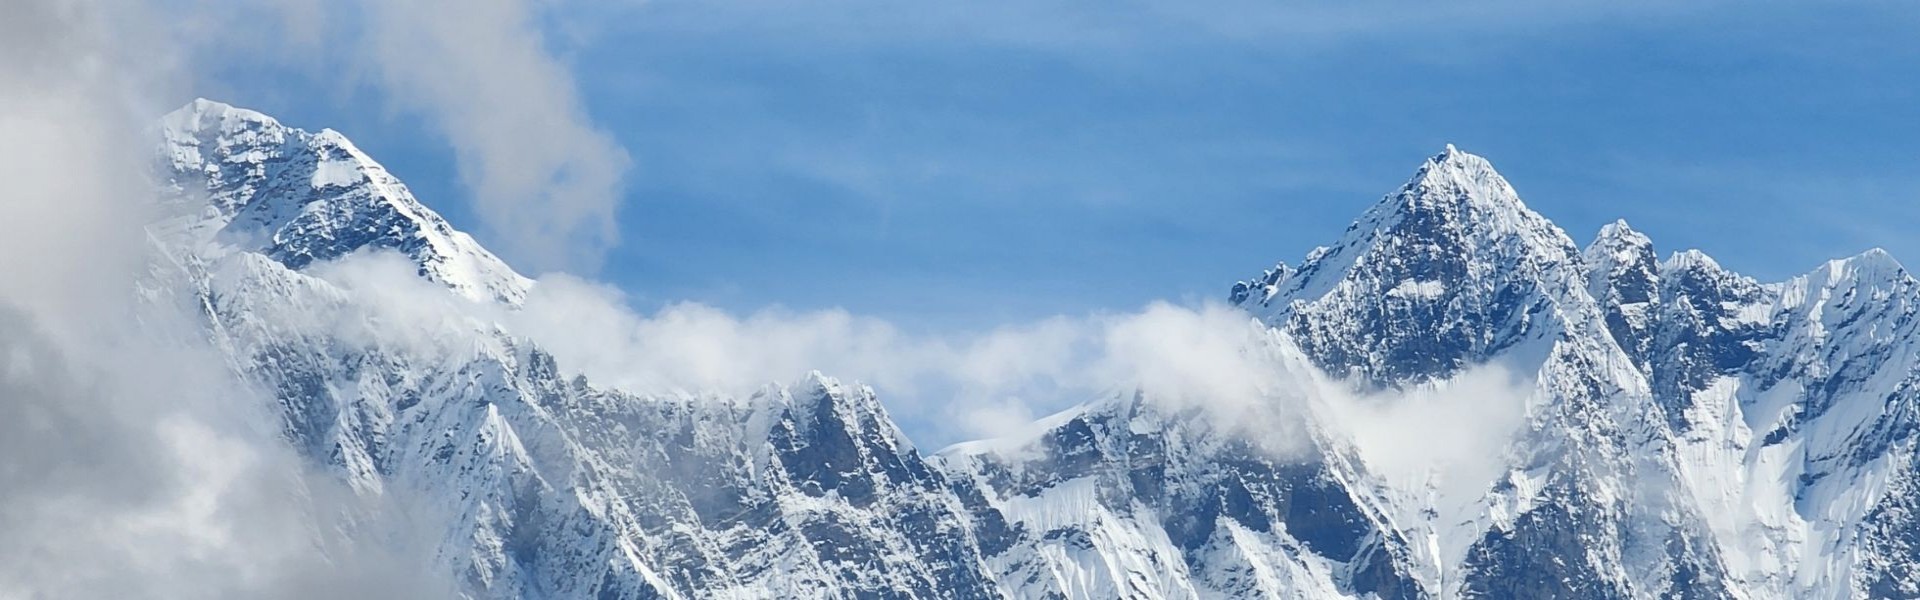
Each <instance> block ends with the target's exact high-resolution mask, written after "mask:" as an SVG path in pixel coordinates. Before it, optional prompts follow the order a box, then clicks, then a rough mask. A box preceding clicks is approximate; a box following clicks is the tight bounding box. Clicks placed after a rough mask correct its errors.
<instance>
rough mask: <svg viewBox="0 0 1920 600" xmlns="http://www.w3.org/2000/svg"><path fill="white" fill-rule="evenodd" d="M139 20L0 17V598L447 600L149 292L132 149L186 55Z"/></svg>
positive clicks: (63, 13) (160, 289)
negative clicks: (298, 454) (295, 450)
mask: <svg viewBox="0 0 1920 600" xmlns="http://www.w3.org/2000/svg"><path fill="white" fill-rule="evenodd" d="M146 8H147V7H146V6H145V5H143V4H141V3H138V2H115V1H105V2H93V1H78V0H75V1H68V0H25V1H24V2H12V3H9V4H8V6H7V11H6V13H7V14H6V18H4V19H0V180H4V181H6V185H4V186H0V281H4V282H5V284H4V285H0V413H4V414H5V415H6V418H4V419H0V530H4V531H5V532H6V533H5V534H4V535H0V556H4V557H5V560H0V597H9V598H12V597H24V598H43V597H74V598H119V597H139V598H258V597H268V596H271V597H394V598H412V597H434V596H435V595H445V594H444V592H445V591H446V590H448V589H450V588H448V587H447V586H445V585H443V580H442V579H441V578H438V577H434V576H433V575H432V574H433V573H434V571H433V570H430V569H425V568H423V567H424V564H425V559H424V558H421V559H419V560H415V558H416V557H430V556H431V553H430V552H421V551H418V549H417V548H414V547H411V546H409V544H410V543H411V542H408V541H404V540H388V539H387V537H386V536H357V535H352V533H351V532H353V531H355V529H354V528H353V527H351V526H350V524H351V523H356V522H357V523H361V524H364V525H366V526H368V527H371V528H373V530H375V531H407V528H406V527H404V526H402V525H401V524H400V523H399V522H397V521H395V520H391V519H393V518H397V517H395V515H398V514H399V512H398V511H393V510H388V509H387V507H383V506H380V505H378V504H377V502H376V501H375V500H372V499H362V498H359V497H356V496H354V495H353V494H351V493H350V492H349V491H348V490H346V489H345V487H344V486H343V485H342V484H341V483H340V482H338V481H337V480H336V479H334V478H332V477H330V476H326V475H323V474H317V473H313V472H311V471H310V469H309V468H308V467H307V466H306V464H305V463H303V462H302V461H300V460H298V459H297V458H295V457H294V456H293V455H292V452H291V449H290V448H288V447H287V446H286V445H285V444H284V443H283V442H281V441H280V440H279V438H278V427H276V426H275V424H274V423H275V421H274V419H273V418H272V417H271V416H270V413H269V412H268V410H269V407H270V406H271V399H270V398H271V397H270V396H267V395H264V394H260V393H258V392H257V390H253V389H250V388H249V387H247V386H246V385H245V384H244V383H242V382H240V381H239V380H238V378H236V377H235V376H234V374H233V372H232V371H231V370H230V369H229V368H228V365H227V364H226V363H225V362H224V360H223V359H222V358H221V355H220V354H218V353H217V352H215V351H214V350H213V349H212V348H210V347H208V346H207V345H206V344H204V342H203V341H202V340H203V338H202V337H201V335H200V334H198V333H196V332H198V331H200V330H199V329H197V328H196V327H197V324H196V323H195V322H194V321H193V320H192V317H191V313H188V312H186V311H185V310H176V309H184V308H185V306H184V305H182V304H176V303H174V302H172V301H171V300H170V296H169V295H168V294H167V293H166V292H165V291H164V290H165V289H167V287H168V286H166V285H164V284H161V281H162V279H164V277H165V276H164V275H162V273H163V272H165V271H166V270H167V269H168V268H169V266H168V265H169V263H168V261H167V260H166V257H164V256H161V255H159V254H156V253H155V252H154V250H155V248H154V246H152V245H150V240H149V239H148V238H147V237H146V236H145V235H143V233H144V230H143V227H144V226H145V225H146V224H147V223H148V222H149V219H150V217H151V216H152V215H153V213H152V212H151V211H152V209H153V208H154V207H156V205H157V203H156V201H155V200H156V199H155V194H156V193H157V190H158V187H157V185H156V184H155V182H153V181H152V180H151V179H150V178H149V177H148V171H147V169H148V167H149V165H150V164H151V162H150V161H151V154H150V150H149V149H150V148H153V147H154V142H155V140H152V139H150V138H149V137H147V136H146V135H143V132H146V131H150V127H149V121H148V119H149V117H150V115H151V114H152V113H151V112H150V111H149V110H148V109H150V108H151V107H152V106H153V105H152V104H151V103H149V100H151V99H153V98H155V97H157V96H163V95H164V94H163V93H160V91H159V90H157V89H156V88H155V87H153V86H154V85H156V84H157V82H163V81H168V80H169V79H170V76H172V75H175V74H177V71H175V70H174V69H175V68H176V67H177V66H178V64H177V61H179V60H181V55H180V54H179V53H176V52H174V50H175V48H173V47H171V46H168V45H166V44H164V43H161V41H162V40H163V39H164V36H162V35H160V33H159V32H156V31H154V30H152V29H150V28H149V25H150V24H152V23H156V22H159V21H158V20H157V19H155V16H156V15H153V14H151V13H149V12H148V11H146V10H145V9H146ZM139 282H146V283H148V284H153V285H150V286H149V287H145V288H141V287H140V286H138V285H137V283H139ZM136 292H144V296H143V295H142V294H139V293H136ZM142 297H144V298H145V301H142V300H140V299H141V298H142ZM396 537H397V536H396ZM369 540H373V541H375V543H368V542H369ZM389 541H391V542H392V543H389Z"/></svg>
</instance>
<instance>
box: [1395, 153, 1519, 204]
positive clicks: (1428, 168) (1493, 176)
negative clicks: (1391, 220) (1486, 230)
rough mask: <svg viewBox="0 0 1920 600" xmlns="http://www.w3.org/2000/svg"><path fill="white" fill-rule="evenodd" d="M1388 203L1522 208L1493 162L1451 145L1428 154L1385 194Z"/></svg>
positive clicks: (1510, 186) (1514, 193) (1516, 194)
mask: <svg viewBox="0 0 1920 600" xmlns="http://www.w3.org/2000/svg"><path fill="white" fill-rule="evenodd" d="M1388 203H1389V204H1409V205H1414V206H1422V205H1428V206H1430V205H1435V204H1460V203H1467V204H1473V205H1476V206H1478V207H1480V208H1487V209H1498V210H1500V211H1502V212H1506V211H1524V210H1525V208H1526V207H1525V205H1524V204H1522V203H1521V202H1520V195H1519V194H1518V193H1516V192H1514V190H1513V186H1512V185H1511V184H1508V183H1507V180H1506V178H1505V177H1501V176H1500V173H1499V172H1498V171H1496V170H1494V168H1493V163H1492V162H1489V161H1488V160H1487V159H1485V158H1482V157H1480V156H1479V155H1476V154H1472V153H1469V152H1466V151H1463V150H1460V149H1459V148H1457V147H1455V146H1454V145H1453V144H1447V146H1446V148H1445V149H1443V150H1441V151H1440V153H1439V154H1435V155H1433V156H1431V157H1428V158H1427V160H1426V162H1424V163H1422V164H1421V165H1420V169H1419V170H1418V171H1416V172H1415V173H1414V175H1413V177H1412V178H1411V179H1409V180H1408V181H1407V184H1406V185H1405V186H1403V187H1402V188H1401V189H1400V191H1399V192H1398V193H1396V194H1394V195H1391V196H1389V197H1388Z"/></svg>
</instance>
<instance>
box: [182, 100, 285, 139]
mask: <svg viewBox="0 0 1920 600" xmlns="http://www.w3.org/2000/svg"><path fill="white" fill-rule="evenodd" d="M160 125H161V127H162V128H164V129H165V130H166V131H167V132H169V133H177V134H195V133H231V132H235V131H240V130H243V129H269V128H273V129H277V128H283V127H285V126H284V125H281V124H280V121H279V120H277V119H274V118H273V117H269V116H267V115H266V114H263V113H260V112H258V111H253V110H248V109H244V108H240V107H236V106H234V105H232V104H227V103H225V102H218V101H214V100H208V99H206V98H194V99H193V101H191V102H188V103H186V104H185V105H183V106H181V107H180V108H176V109H174V110H173V112H170V113H167V114H166V116H163V117H161V118H160Z"/></svg>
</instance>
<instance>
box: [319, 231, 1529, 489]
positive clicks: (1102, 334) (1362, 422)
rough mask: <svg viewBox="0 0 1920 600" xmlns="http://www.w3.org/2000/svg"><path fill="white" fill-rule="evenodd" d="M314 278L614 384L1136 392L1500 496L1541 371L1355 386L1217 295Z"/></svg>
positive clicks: (1000, 414) (924, 413)
mask: <svg viewBox="0 0 1920 600" xmlns="http://www.w3.org/2000/svg"><path fill="white" fill-rule="evenodd" d="M309 272H310V273H312V274H314V275H316V276H318V277H321V278H322V279H326V280H328V281H330V282H332V283H334V284H336V285H338V286H340V287H341V288H343V289H345V290H347V291H348V292H349V293H350V294H353V295H354V296H356V297H358V298H360V301H359V302H356V303H355V305H357V306H364V307H374V308H371V310H395V311H407V312H408V314H406V315H393V316H389V317H376V318H368V317H367V316H366V315H359V314H354V315H349V316H348V317H347V319H348V320H349V322H347V323H346V326H347V327H348V328H350V329H351V328H353V327H354V323H356V322H361V321H365V322H377V323H382V324H388V325H391V324H395V323H432V324H433V325H432V326H430V327H428V328H426V330H425V331H422V332H419V333H414V334H409V333H407V332H404V331H396V330H394V329H393V328H392V327H389V326H381V327H379V328H377V331H375V329H374V328H369V329H368V330H367V332H368V333H369V334H374V335H380V336H387V337H385V338H384V339H388V340H392V339H397V338H394V337H391V336H396V335H414V336H416V339H417V342H418V343H420V344H433V343H445V342H444V341H437V340H436V336H444V335H445V332H446V331H448V329H447V328H446V327H445V325H446V324H447V322H448V321H447V320H446V319H447V318H448V317H446V316H445V315H459V316H458V317H456V318H455V320H456V321H459V320H470V321H468V322H469V323H477V324H491V323H498V324H501V325H502V326H503V327H505V329H506V330H507V331H508V332H510V333H512V334H513V335H516V336H520V337H523V338H526V339H528V340H530V341H532V342H534V343H535V344H537V345H538V346H539V347H540V348H542V349H544V350H546V351H547V352H549V353H551V354H553V356H554V358H555V360H556V361H557V362H558V363H559V365H560V367H561V369H563V370H564V371H567V372H571V373H579V374H583V375H585V376H587V377H588V378H589V379H590V380H591V381H593V382H594V383H595V384H597V385H601V386H606V387H612V388H617V389H623V390H627V391H632V392H639V393H670V392H694V393H709V392H710V393H718V394H723V395H727V396H734V397H744V396H746V395H750V394H752V393H754V392H755V391H757V390H759V389H761V388H762V387H763V386H765V385H767V384H768V383H772V382H778V381H793V380H796V379H798V378H800V377H802V376H804V375H805V374H806V373H807V372H808V371H811V370H818V371H821V372H824V373H826V374H829V375H833V376H837V377H842V378H845V379H852V380H858V381H862V382H866V383H869V384H871V385H873V386H874V387H875V388H876V389H878V390H879V392H880V393H881V397H882V400H883V402H885V404H886V406H887V408H888V410H889V411H890V412H892V413H893V414H894V416H895V417H896V418H897V419H898V420H900V421H901V422H902V423H903V425H904V426H905V427H906V428H908V429H909V430H911V431H912V432H913V433H914V434H915V435H914V437H915V441H916V442H918V443H920V444H923V445H926V447H929V448H932V447H937V446H938V445H943V444H945V443H950V442H958V441H963V440H968V439H979V438H995V437H1007V436H1017V435H1020V434H1023V433H1031V432H1032V427H1033V423H1034V421H1035V419H1036V417H1038V416H1041V415H1045V414H1048V413H1051V412H1054V411H1057V410H1060V409H1064V408H1067V407H1069V406H1071V405H1073V404H1077V403H1080V402H1085V401H1089V400H1093V399H1096V398H1101V397H1107V396H1110V395H1113V394H1123V393H1133V391H1136V390H1137V391H1139V392H1141V393H1143V394H1144V395H1145V397H1147V398H1150V399H1152V400H1154V401H1157V402H1161V403H1163V404H1164V405H1166V406H1169V407H1171V408H1173V409H1176V410H1178V409H1185V408H1199V409H1201V410H1202V414H1205V415H1208V416H1209V417H1211V418H1212V419H1213V420H1214V422H1215V423H1216V424H1217V425H1218V426H1221V427H1223V428H1225V429H1228V430H1232V431H1236V432H1239V433H1244V434H1247V435H1248V436H1249V437H1250V438H1251V439H1254V440H1256V441H1259V442H1262V443H1263V445H1265V446H1267V447H1268V448H1269V449H1271V450H1273V451H1276V452H1292V451H1298V450H1302V449H1303V448H1302V447H1301V444H1300V442H1301V441H1302V440H1303V439H1305V436H1304V434H1305V429H1304V427H1306V426H1308V424H1309V423H1312V424H1313V425H1315V426H1318V427H1319V428H1320V431H1321V432H1322V433H1323V434H1324V435H1328V436H1332V437H1334V438H1337V439H1340V440H1344V441H1346V442H1349V443H1351V444H1352V445H1353V447H1354V448H1355V449H1356V450H1357V451H1358V452H1359V453H1360V457H1361V458H1362V459H1363V460H1365V461H1366V462H1367V463H1368V464H1369V465H1370V466H1371V468H1372V469H1373V470H1375V471H1376V472H1377V473H1378V474H1379V475H1380V476H1382V477H1384V478H1386V479H1387V480H1390V481H1392V482H1394V483H1396V484H1404V485H1408V486H1415V487H1417V486H1422V485H1428V484H1433V483H1448V484H1459V485H1463V486H1469V487H1471V486H1480V489H1481V490H1484V484H1486V483H1487V482H1490V481H1492V480H1493V479H1494V478H1496V477H1498V476H1499V475H1500V474H1501V473H1502V472H1503V470H1504V468H1505V466H1506V463H1505V459H1506V457H1505V455H1504V452H1505V450H1506V445H1507V442H1509V441H1510V440H1511V438H1512V435H1513V434H1514V433H1515V432H1516V430H1517V429H1518V428H1519V427H1520V426H1522V425H1523V424H1524V418H1525V415H1526V411H1527V401H1528V398H1529V397H1530V396H1531V394H1533V383H1532V382H1531V381H1530V380H1529V379H1528V378H1526V377H1522V376H1521V375H1523V374H1520V373H1513V372H1510V371H1509V370H1508V369H1507V368H1505V367H1503V366H1500V365H1489V366H1485V367H1481V368H1478V369H1474V370H1470V371H1468V372H1466V373H1464V374H1462V375H1459V376H1457V377H1455V378H1453V379H1451V380H1448V381H1444V382H1438V383H1434V384H1430V385H1425V386H1415V387H1413V388H1410V389H1407V390H1402V391H1395V392H1371V393H1361V392H1356V391H1355V390H1354V389H1353V388H1352V387H1351V386H1350V385H1348V384H1346V383H1344V382H1340V381H1335V380H1332V379H1329V378H1328V377H1326V376H1325V375H1324V374H1322V373H1320V372H1319V371H1318V370H1317V369H1315V368H1313V367H1312V366H1310V364H1309V363H1308V362H1307V360H1306V359H1305V358H1304V357H1303V355H1302V354H1301V353H1300V351H1299V350H1298V349H1297V348H1295V347H1293V346H1292V344H1291V343H1290V342H1289V341H1288V340H1286V339H1285V337H1284V336H1283V335H1281V334H1279V333H1277V332H1274V331H1270V330H1268V329H1267V328H1265V327H1264V326H1262V325H1260V324H1259V323H1258V322H1256V321H1254V320H1253V319H1252V318H1251V317H1250V316H1249V315H1247V314H1246V313H1245V312H1242V311H1240V310H1238V309H1235V308H1232V307H1228V306H1225V305H1221V304H1217V303H1209V304H1202V305H1199V306H1179V305H1174V304H1168V303H1164V302H1159V303H1153V304H1150V305H1148V306H1146V307H1143V308H1142V309H1140V310H1139V311H1137V312H1131V313H1115V314H1097V315H1089V316H1083V317H1055V318H1051V319H1044V320H1040V321H1036V322H1032V323H1025V324H1016V325H1009V326H1002V327H998V328H994V329H990V330H986V331H975V332H957V333H950V334H913V333H909V332H907V331H905V330H903V329H902V328H900V327H898V326H896V325H894V324H892V323H890V322H887V321H885V320H882V319H875V318H869V317H861V316H857V315H853V314H850V313H847V312H845V311H841V310H824V311H812V312H794V311H788V310H783V309H777V308H776V309H767V310H762V311H758V312H754V313H752V314H747V315H734V314H730V313H728V312H726V311H722V310H719V309H716V308H713V307H709V306H704V305H700V304H694V303H680V304H673V305H669V306H666V307H664V308H661V309H659V310H658V311H656V312H653V313H652V314H642V313H639V312H636V311H633V310H631V309H630V308H628V305H627V302H626V300H625V298H624V296H623V295H622V294H621V292H620V291H619V290H617V289H615V288H612V287H608V286H605V285H601V284H597V283H593V282H591V281H587V280H583V279H579V278H576V277H571V276H566V275H549V276H546V277H543V278H541V279H539V280H538V281H537V282H536V284H535V285H534V288H533V290H532V292H531V294H530V295H529V296H528V298H527V301H526V303H525V304H524V305H523V306H522V307H520V308H519V309H508V308H505V307H502V306H498V305H493V304H483V303H475V302H470V301H466V300H463V299H460V298H457V297H455V296H454V295H452V294H450V293H449V292H447V290H446V289H445V288H442V287H440V286H438V285H437V284H433V283H431V282H428V281H425V280H423V279H421V278H419V277H418V276H416V275H415V274H414V267H413V266H412V264H411V263H409V262H408V261H407V260H406V259H405V258H403V257H400V256H398V255H394V254H388V253H375V254H359V255H354V256H350V257H347V258H345V259H342V260H340V261H336V262H332V263H328V264H323V265H317V266H315V267H314V268H312V269H311V270H310V271H309ZM382 307H384V308H382ZM415 313H417V314H415ZM436 315H438V316H436ZM356 320H357V321H356ZM339 326H340V324H339V323H334V322H330V324H327V325H324V327H339ZM458 328H459V327H458V326H457V325H456V327H455V329H458ZM469 329H472V330H473V331H476V332H477V331H484V327H482V328H472V327H471V326H469Z"/></svg>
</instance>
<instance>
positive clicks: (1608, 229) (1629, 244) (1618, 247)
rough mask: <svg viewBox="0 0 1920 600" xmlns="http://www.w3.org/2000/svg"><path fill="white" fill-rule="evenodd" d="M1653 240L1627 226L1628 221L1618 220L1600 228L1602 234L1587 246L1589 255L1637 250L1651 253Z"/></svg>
mask: <svg viewBox="0 0 1920 600" xmlns="http://www.w3.org/2000/svg"><path fill="white" fill-rule="evenodd" d="M1652 248H1653V239H1652V238H1649V237H1647V235H1646V234H1644V233H1640V231H1639V230H1636V229H1634V228H1633V226H1631V225H1628V224H1627V220H1626V219H1618V220H1615V221H1614V222H1612V223H1608V224H1606V225H1602V226H1600V233H1599V234H1596V235H1594V236H1593V243H1592V244H1588V245H1587V251H1588V252H1589V253H1592V252H1595V251H1603V250H1604V251H1609V252H1619V251H1623V250H1635V251H1644V252H1651V251H1652Z"/></svg>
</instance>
